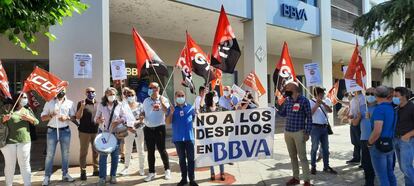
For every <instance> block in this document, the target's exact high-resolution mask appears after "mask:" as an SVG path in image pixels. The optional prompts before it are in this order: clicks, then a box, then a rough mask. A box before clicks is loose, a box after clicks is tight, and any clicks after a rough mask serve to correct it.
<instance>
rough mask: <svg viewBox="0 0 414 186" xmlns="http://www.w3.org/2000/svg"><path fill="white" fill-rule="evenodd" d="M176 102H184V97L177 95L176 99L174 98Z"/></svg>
mask: <svg viewBox="0 0 414 186" xmlns="http://www.w3.org/2000/svg"><path fill="white" fill-rule="evenodd" d="M175 101H176V102H177V103H178V104H180V105H181V104H184V102H185V97H178V98H177V99H176V100H175Z"/></svg>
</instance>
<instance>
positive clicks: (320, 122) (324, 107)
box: [309, 87, 337, 174]
mask: <svg viewBox="0 0 414 186" xmlns="http://www.w3.org/2000/svg"><path fill="white" fill-rule="evenodd" d="M313 94H314V98H312V99H311V100H310V102H309V103H310V107H311V109H312V130H311V141H312V150H311V166H312V168H311V174H316V154H317V152H318V147H319V143H321V148H322V154H323V155H322V158H323V166H324V168H323V171H324V172H328V173H331V174H337V172H336V171H335V170H333V169H332V168H331V167H330V166H329V141H328V135H329V134H328V126H329V119H328V116H327V113H331V112H332V108H331V102H330V100H329V99H325V100H323V98H324V96H325V89H323V88H321V87H315V88H314V92H313Z"/></svg>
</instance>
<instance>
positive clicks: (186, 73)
mask: <svg viewBox="0 0 414 186" xmlns="http://www.w3.org/2000/svg"><path fill="white" fill-rule="evenodd" d="M187 56H188V55H187V48H186V46H184V48H183V49H182V50H181V53H180V57H179V58H178V60H177V63H176V64H175V66H176V67H178V68H179V69H181V74H182V76H183V80H182V81H181V84H182V85H183V86H185V87H188V88H190V91H191V93H193V94H195V87H194V83H193V78H192V72H191V62H190V60H188V59H187Z"/></svg>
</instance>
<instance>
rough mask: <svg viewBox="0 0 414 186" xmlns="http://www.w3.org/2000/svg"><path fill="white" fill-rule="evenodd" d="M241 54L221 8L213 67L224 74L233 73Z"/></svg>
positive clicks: (212, 56) (213, 52)
mask: <svg viewBox="0 0 414 186" xmlns="http://www.w3.org/2000/svg"><path fill="white" fill-rule="evenodd" d="M240 55H241V53H240V48H239V44H238V43H237V39H236V36H235V35H234V32H233V29H232V28H231V26H230V23H229V20H228V19H227V15H226V12H225V11H224V7H223V6H221V11H220V17H219V21H218V24H217V29H216V35H215V36H214V42H213V48H212V54H211V65H212V66H214V67H215V68H218V69H221V70H222V71H223V72H224V73H233V72H234V68H235V67H236V64H237V61H238V60H239V57H240Z"/></svg>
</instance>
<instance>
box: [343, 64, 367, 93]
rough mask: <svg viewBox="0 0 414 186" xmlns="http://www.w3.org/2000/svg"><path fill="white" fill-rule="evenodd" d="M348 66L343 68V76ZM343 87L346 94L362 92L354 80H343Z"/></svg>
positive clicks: (361, 88)
mask: <svg viewBox="0 0 414 186" xmlns="http://www.w3.org/2000/svg"><path fill="white" fill-rule="evenodd" d="M347 69H348V66H344V67H343V71H342V72H343V73H344V74H345V72H346V70H347ZM345 87H346V91H347V92H356V91H360V90H363V87H361V86H359V85H358V83H357V82H356V80H355V79H345Z"/></svg>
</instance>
